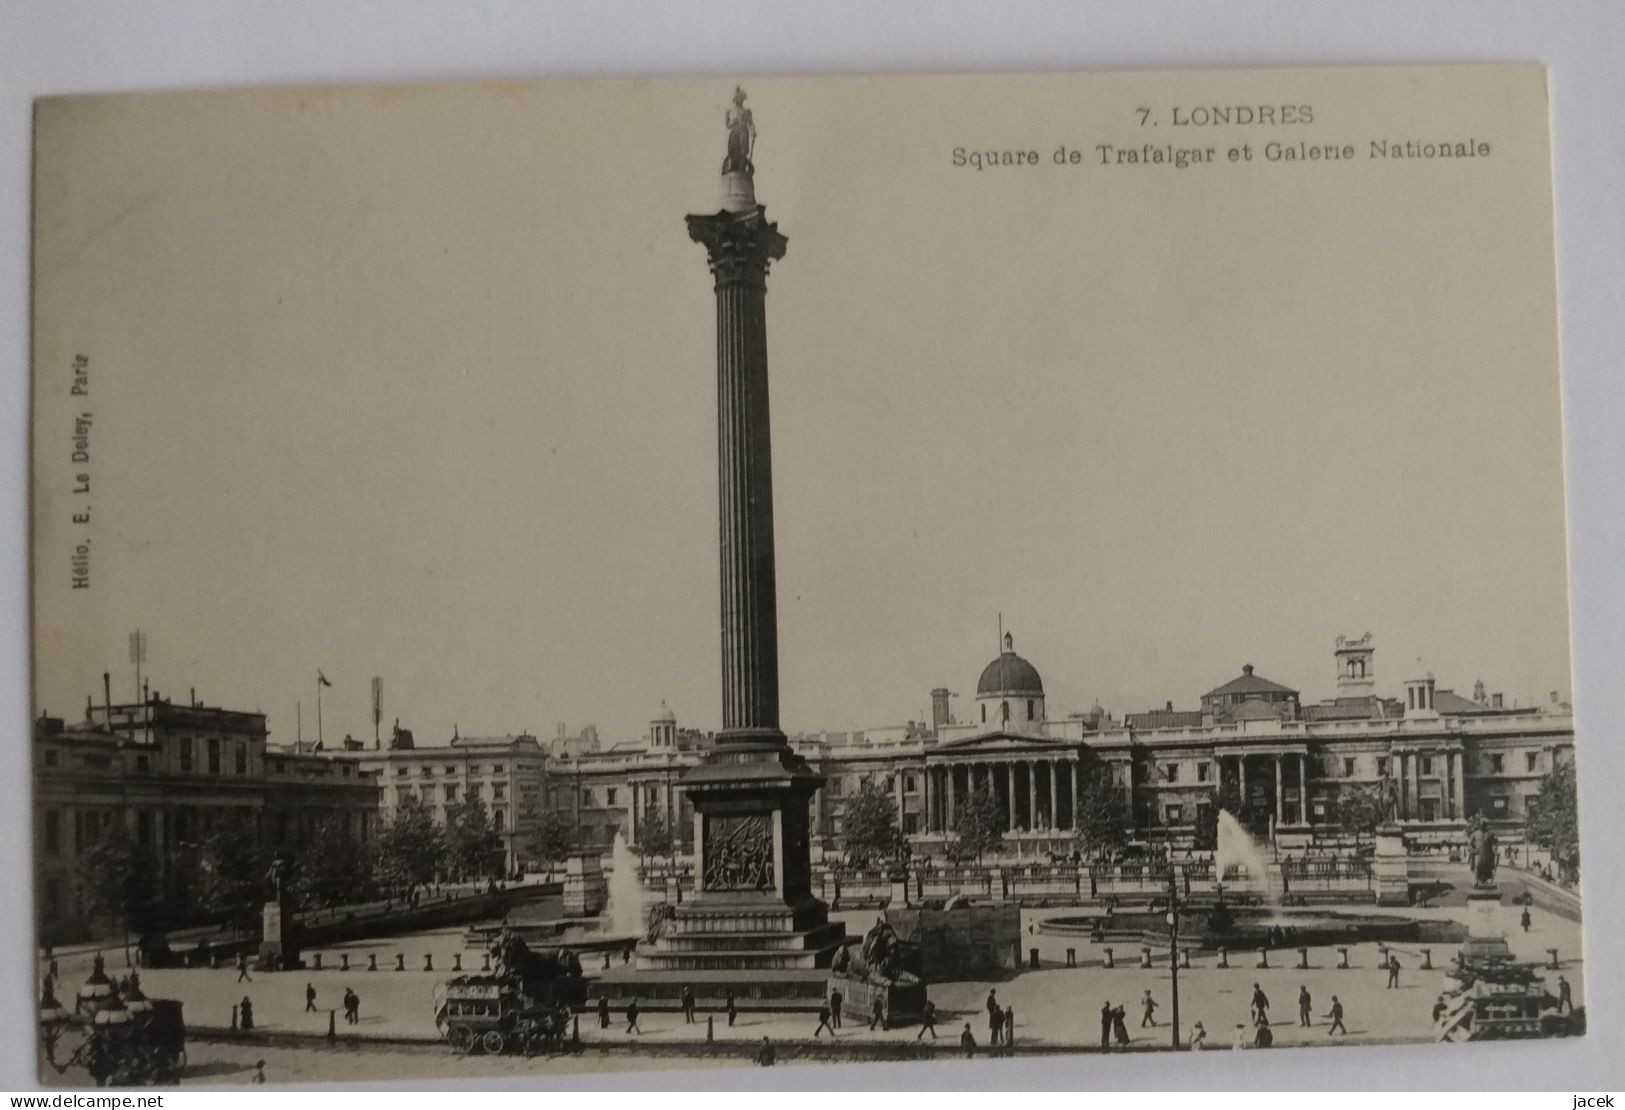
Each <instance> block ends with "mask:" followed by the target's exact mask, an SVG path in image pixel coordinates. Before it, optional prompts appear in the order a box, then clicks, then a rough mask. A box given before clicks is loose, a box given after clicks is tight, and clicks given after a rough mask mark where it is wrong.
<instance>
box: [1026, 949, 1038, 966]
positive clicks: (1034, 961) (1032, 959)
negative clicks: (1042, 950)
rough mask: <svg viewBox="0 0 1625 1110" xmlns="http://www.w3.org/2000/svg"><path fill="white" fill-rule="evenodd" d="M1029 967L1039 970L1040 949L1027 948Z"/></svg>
mask: <svg viewBox="0 0 1625 1110" xmlns="http://www.w3.org/2000/svg"><path fill="white" fill-rule="evenodd" d="M1027 967H1028V969H1029V970H1032V971H1037V970H1038V949H1036V948H1029V949H1028V950H1027Z"/></svg>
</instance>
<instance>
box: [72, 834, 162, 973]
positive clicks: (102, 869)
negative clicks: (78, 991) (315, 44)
mask: <svg viewBox="0 0 1625 1110" xmlns="http://www.w3.org/2000/svg"><path fill="white" fill-rule="evenodd" d="M74 878H75V885H76V887H77V892H78V896H79V907H80V910H81V912H83V913H84V915H85V917H86V918H87V919H88V920H90V921H92V922H95V923H98V924H106V925H109V926H112V927H115V928H117V929H119V930H120V931H121V932H123V934H124V948H125V958H126V962H128V957H129V947H130V934H131V933H135V934H136V935H137V936H140V935H141V934H143V933H146V932H148V931H149V930H152V929H156V928H157V927H158V926H159V925H160V924H161V923H162V917H163V895H162V891H161V887H160V883H159V879H158V861H157V860H156V859H155V858H154V857H153V855H152V853H151V852H148V851H146V850H145V849H143V848H141V847H140V846H139V845H137V844H136V843H135V841H133V840H132V839H130V835H129V832H128V831H127V830H126V829H125V827H124V825H123V824H122V823H120V822H118V821H116V820H115V821H114V823H113V824H112V825H110V826H109V827H108V828H107V829H106V831H105V832H103V833H102V834H101V836H100V837H99V838H98V839H97V840H96V842H95V843H94V844H92V845H91V846H90V847H89V848H88V849H87V850H86V851H85V852H84V854H82V855H81V856H80V857H79V862H78V865H77V867H76V869H75V875H74Z"/></svg>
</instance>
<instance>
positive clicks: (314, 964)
mask: <svg viewBox="0 0 1625 1110" xmlns="http://www.w3.org/2000/svg"><path fill="white" fill-rule="evenodd" d="M310 961H311V963H310V970H312V971H320V970H321V969H322V954H321V953H320V952H313V953H311V957H310Z"/></svg>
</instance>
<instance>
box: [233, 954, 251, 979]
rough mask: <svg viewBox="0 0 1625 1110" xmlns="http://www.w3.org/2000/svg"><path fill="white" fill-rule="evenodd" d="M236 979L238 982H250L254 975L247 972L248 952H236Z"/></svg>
mask: <svg viewBox="0 0 1625 1110" xmlns="http://www.w3.org/2000/svg"><path fill="white" fill-rule="evenodd" d="M237 981H238V982H239V983H243V982H248V983H252V982H253V981H254V977H253V976H252V975H250V974H249V973H248V953H247V952H239V953H237Z"/></svg>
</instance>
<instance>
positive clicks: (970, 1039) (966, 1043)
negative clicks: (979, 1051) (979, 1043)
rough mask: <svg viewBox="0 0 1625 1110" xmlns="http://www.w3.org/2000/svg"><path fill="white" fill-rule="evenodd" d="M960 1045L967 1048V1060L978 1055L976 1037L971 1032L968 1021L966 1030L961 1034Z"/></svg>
mask: <svg viewBox="0 0 1625 1110" xmlns="http://www.w3.org/2000/svg"><path fill="white" fill-rule="evenodd" d="M959 1047H960V1048H962V1049H964V1050H965V1059H967V1060H969V1059H970V1058H971V1057H972V1056H975V1055H976V1037H975V1035H974V1034H972V1033H971V1031H970V1022H968V1021H967V1022H966V1023H965V1031H964V1032H963V1033H961V1034H959Z"/></svg>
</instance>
